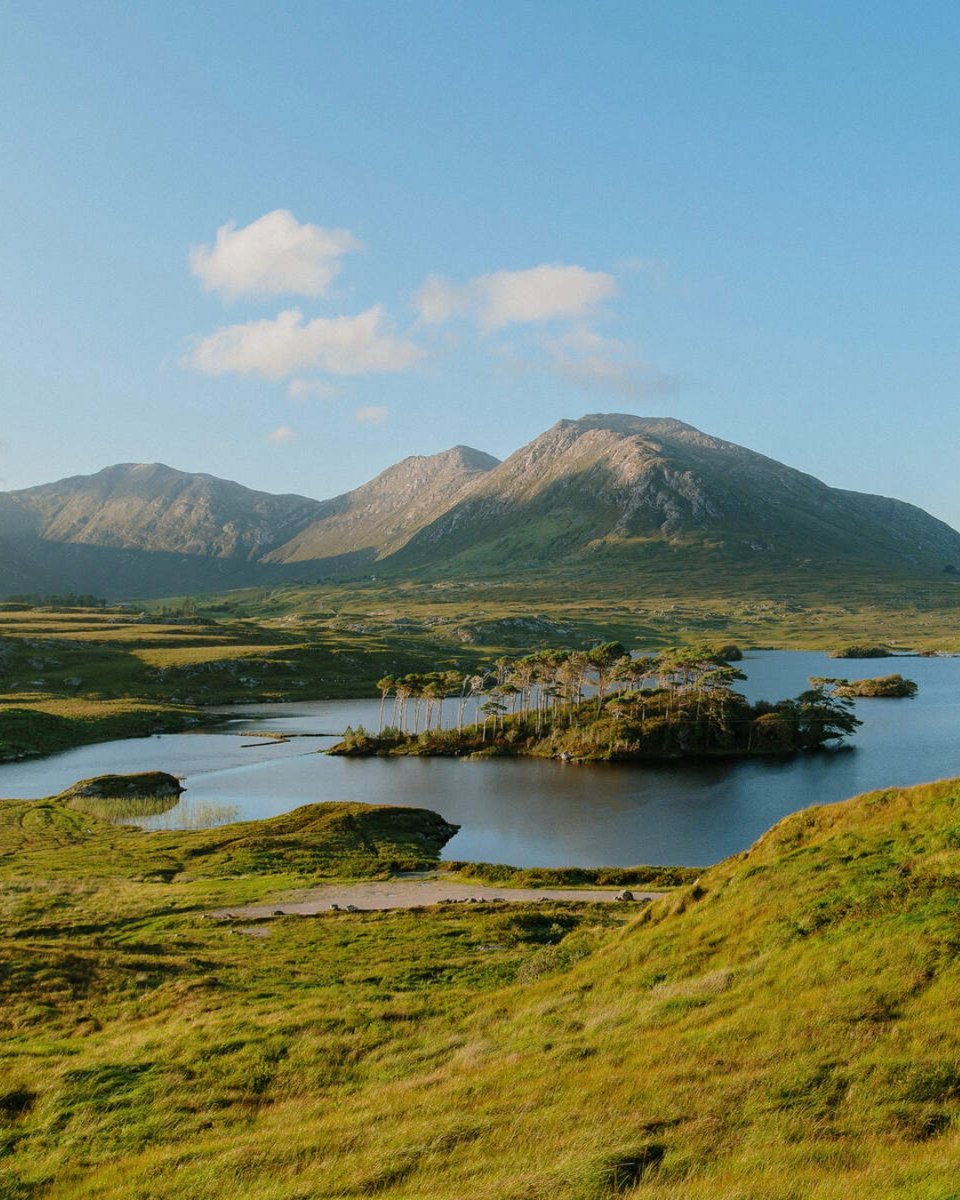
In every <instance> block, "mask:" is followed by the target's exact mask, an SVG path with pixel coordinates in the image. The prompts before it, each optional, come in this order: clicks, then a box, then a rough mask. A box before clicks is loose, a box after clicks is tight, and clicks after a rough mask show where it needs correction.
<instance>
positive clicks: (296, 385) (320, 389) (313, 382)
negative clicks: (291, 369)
mask: <svg viewBox="0 0 960 1200" xmlns="http://www.w3.org/2000/svg"><path fill="white" fill-rule="evenodd" d="M336 394H337V389H336V387H335V385H334V384H332V383H331V382H330V381H329V379H291V380H290V382H289V383H288V384H287V395H288V396H290V397H291V398H292V399H294V400H305V399H306V398H307V397H308V396H316V397H317V398H318V399H319V400H332V399H333V397H334V396H335V395H336Z"/></svg>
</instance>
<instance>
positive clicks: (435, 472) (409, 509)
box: [266, 446, 500, 563]
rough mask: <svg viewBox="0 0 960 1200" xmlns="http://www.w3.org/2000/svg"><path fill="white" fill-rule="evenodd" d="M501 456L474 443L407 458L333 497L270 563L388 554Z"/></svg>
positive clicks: (495, 464) (271, 554) (379, 556)
mask: <svg viewBox="0 0 960 1200" xmlns="http://www.w3.org/2000/svg"><path fill="white" fill-rule="evenodd" d="M499 462H500V460H499V459H497V458H494V457H493V456H492V455H491V454H484V453H483V451H482V450H473V449H471V448H470V447H469V446H454V447H453V449H452V450H446V451H444V452H443V453H442V454H432V455H430V456H428V457H422V456H419V455H418V456H414V457H412V458H405V459H404V460H403V462H400V463H397V464H396V466H393V467H388V468H387V470H386V471H384V472H383V473H382V474H380V475H378V476H377V477H376V479H371V480H370V482H369V483H365V484H363V485H362V486H361V487H358V488H356V489H354V491H352V492H346V493H345V494H344V495H342V496H337V497H336V498H335V499H334V500H328V501H326V503H325V504H323V505H321V506H320V508H321V511H320V513H319V514H318V516H317V518H316V519H315V520H314V521H313V522H312V523H311V524H310V525H308V526H307V527H306V528H305V529H303V530H302V531H301V532H300V533H298V534H297V535H296V536H295V537H293V538H291V540H290V541H289V542H287V543H286V544H285V545H283V546H281V547H280V548H279V549H278V550H274V551H273V552H271V553H270V554H268V555H267V556H266V561H267V562H284V563H289V562H302V561H304V560H312V559H322V558H333V557H335V556H337V555H341V554H356V553H363V554H366V555H367V556H368V557H369V558H370V559H371V560H378V559H383V558H386V557H387V556H388V555H390V554H392V553H394V552H395V551H396V550H399V549H400V548H401V547H402V546H404V545H405V544H406V543H407V542H408V541H409V540H410V538H411V537H413V535H414V534H416V533H417V532H418V531H419V530H420V529H422V528H423V527H424V526H425V525H428V524H429V523H430V522H431V521H433V520H434V519H435V518H436V515H437V513H438V512H442V511H444V510H445V509H446V508H448V507H449V506H451V505H453V504H454V503H455V502H456V501H457V499H458V498H459V497H460V495H461V494H462V493H463V492H464V490H465V489H468V487H469V485H470V484H471V483H472V482H473V481H474V480H476V479H479V478H480V477H481V476H483V475H484V474H486V473H487V472H488V471H491V470H492V469H493V468H494V467H496V466H498V465H499Z"/></svg>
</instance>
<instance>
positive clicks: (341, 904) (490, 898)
mask: <svg viewBox="0 0 960 1200" xmlns="http://www.w3.org/2000/svg"><path fill="white" fill-rule="evenodd" d="M630 891H631V894H632V896H633V899H634V900H635V901H636V900H659V899H660V897H661V896H663V895H664V894H665V893H664V892H636V891H633V890H632V889H630ZM620 894H621V889H617V888H604V889H599V888H598V889H595V890H592V891H588V890H587V889H581V888H496V887H490V886H485V885H483V884H473V885H471V884H464V883H446V882H445V881H444V880H442V879H388V880H371V881H370V882H368V883H346V884H339V883H330V884H324V885H322V886H321V887H316V888H311V889H310V890H309V891H306V892H299V893H297V895H296V896H294V897H292V898H291V899H289V900H278V901H276V902H275V903H273V904H253V905H245V906H244V907H242V908H221V909H217V910H216V911H215V912H212V913H211V914H210V915H211V917H214V918H217V919H219V920H228V919H230V918H231V917H242V918H244V919H246V920H250V919H256V918H258V917H274V916H286V915H287V914H291V915H293V914H297V913H299V914H300V915H302V916H311V915H313V914H314V913H320V912H329V911H330V910H331V909H337V908H339V909H341V910H343V909H346V910H347V911H353V910H357V911H362V910H367V911H369V910H373V909H388V908H419V907H421V906H422V905H425V904H443V903H444V902H447V903H451V902H455V903H470V902H471V901H475V902H478V903H479V902H481V901H482V902H483V903H484V904H493V903H497V904H502V903H521V902H525V903H530V901H537V900H579V901H580V902H581V903H582V902H587V903H590V902H596V901H613V900H616V898H617V896H619V895H620ZM351 906H352V909H351Z"/></svg>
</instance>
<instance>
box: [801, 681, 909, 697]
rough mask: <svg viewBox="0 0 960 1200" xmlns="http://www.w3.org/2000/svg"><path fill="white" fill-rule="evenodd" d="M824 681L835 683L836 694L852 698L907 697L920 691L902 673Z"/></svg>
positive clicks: (834, 690) (834, 692) (834, 691)
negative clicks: (869, 677)
mask: <svg viewBox="0 0 960 1200" xmlns="http://www.w3.org/2000/svg"><path fill="white" fill-rule="evenodd" d="M822 682H823V683H825V684H832V685H833V694H834V695H835V696H846V697H847V698H848V699H851V700H856V699H861V698H863V699H871V700H874V699H877V700H899V699H907V698H910V697H913V696H915V695H916V694H917V692H918V691H919V688H918V687H917V685H916V684H915V683H914V681H913V680H912V679H904V677H903V676H902V675H878V676H876V677H875V678H874V679H825V680H823V681H822Z"/></svg>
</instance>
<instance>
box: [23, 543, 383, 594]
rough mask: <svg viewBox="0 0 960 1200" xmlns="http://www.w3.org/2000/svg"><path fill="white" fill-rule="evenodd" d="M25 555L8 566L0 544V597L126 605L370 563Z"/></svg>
mask: <svg viewBox="0 0 960 1200" xmlns="http://www.w3.org/2000/svg"><path fill="white" fill-rule="evenodd" d="M24 551H25V552H24V554H23V555H22V557H19V558H14V559H12V560H8V558H7V557H6V547H5V546H4V544H3V542H2V541H0V596H2V595H5V594H6V595H12V594H17V593H20V592H71V591H72V592H93V593H95V594H97V595H101V596H108V597H110V598H111V599H117V600H124V599H133V598H137V597H140V598H147V597H151V596H178V595H195V594H200V593H203V592H220V591H226V590H228V589H230V588H242V587H278V586H281V585H283V584H290V583H308V584H312V583H316V582H318V581H319V580H321V579H341V578H348V577H350V576H353V575H357V574H362V573H364V572H365V570H366V569H367V568H368V565H369V563H370V562H371V561H372V555H370V554H367V555H364V554H344V555H339V556H336V557H332V558H328V559H324V560H323V561H322V562H320V563H314V562H311V563H259V562H249V561H248V560H246V559H242V558H240V559H236V558H233V559H231V558H205V557H203V556H201V555H196V554H170V553H165V552H163V551H159V550H118V549H115V548H114V547H111V546H85V545H69V544H64V543H62V542H44V541H39V540H38V541H34V542H31V543H30V544H29V547H24Z"/></svg>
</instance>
